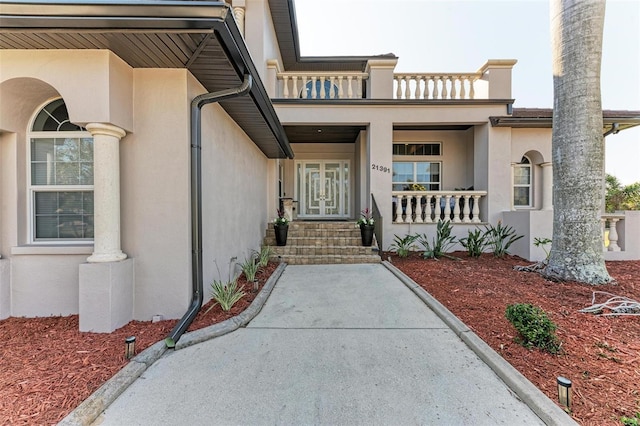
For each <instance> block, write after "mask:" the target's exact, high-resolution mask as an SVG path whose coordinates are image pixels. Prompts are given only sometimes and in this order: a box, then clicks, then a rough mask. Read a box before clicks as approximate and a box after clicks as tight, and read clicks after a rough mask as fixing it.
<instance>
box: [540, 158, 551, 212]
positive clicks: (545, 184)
mask: <svg viewBox="0 0 640 426" xmlns="http://www.w3.org/2000/svg"><path fill="white" fill-rule="evenodd" d="M551 165H552V163H542V164H540V167H542V210H553V167H551Z"/></svg>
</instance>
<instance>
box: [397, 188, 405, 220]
mask: <svg viewBox="0 0 640 426" xmlns="http://www.w3.org/2000/svg"><path fill="white" fill-rule="evenodd" d="M403 198H404V196H403V195H398V196H397V197H396V223H402V222H404V221H403V220H402V199H403Z"/></svg>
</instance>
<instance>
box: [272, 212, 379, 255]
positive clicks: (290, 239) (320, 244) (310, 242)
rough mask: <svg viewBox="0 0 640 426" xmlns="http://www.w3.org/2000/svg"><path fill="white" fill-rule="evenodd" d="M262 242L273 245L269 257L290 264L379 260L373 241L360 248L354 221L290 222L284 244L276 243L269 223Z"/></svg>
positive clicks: (357, 229) (360, 243)
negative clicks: (372, 244)
mask: <svg viewBox="0 0 640 426" xmlns="http://www.w3.org/2000/svg"><path fill="white" fill-rule="evenodd" d="M264 244H265V245H268V246H271V247H272V248H273V250H274V255H273V257H272V259H273V260H276V261H284V262H287V263H289V264H292V265H311V264H335V263H378V262H380V256H379V255H378V250H377V245H376V243H375V241H374V246H373V247H363V246H362V241H361V239H360V229H359V228H358V227H357V226H356V223H355V222H299V221H295V222H290V223H289V230H288V232H287V245H286V246H284V247H278V246H276V238H275V231H274V229H273V225H272V224H269V227H268V228H267V232H266V235H265V238H264Z"/></svg>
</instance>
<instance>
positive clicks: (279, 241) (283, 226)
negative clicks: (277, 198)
mask: <svg viewBox="0 0 640 426" xmlns="http://www.w3.org/2000/svg"><path fill="white" fill-rule="evenodd" d="M276 212H277V213H278V217H276V219H275V220H274V221H273V230H274V231H275V233H276V245H278V246H286V245H287V232H288V230H289V219H287V218H286V216H285V215H284V209H279V210H276Z"/></svg>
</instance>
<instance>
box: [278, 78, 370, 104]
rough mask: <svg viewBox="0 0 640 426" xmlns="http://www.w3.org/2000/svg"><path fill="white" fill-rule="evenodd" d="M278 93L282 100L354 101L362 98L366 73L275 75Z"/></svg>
mask: <svg viewBox="0 0 640 426" xmlns="http://www.w3.org/2000/svg"><path fill="white" fill-rule="evenodd" d="M277 78H278V93H277V96H276V98H284V99H355V98H362V97H363V95H362V87H363V86H362V85H363V81H364V80H366V79H367V78H369V75H368V74H367V73H361V72H358V73H354V72H344V73H313V72H307V73H301V72H283V73H278V74H277Z"/></svg>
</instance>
